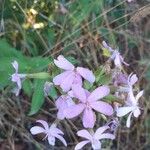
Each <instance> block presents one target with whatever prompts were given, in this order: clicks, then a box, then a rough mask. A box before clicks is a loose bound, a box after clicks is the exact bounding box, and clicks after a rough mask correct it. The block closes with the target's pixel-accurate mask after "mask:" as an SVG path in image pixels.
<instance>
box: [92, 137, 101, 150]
mask: <svg viewBox="0 0 150 150" xmlns="http://www.w3.org/2000/svg"><path fill="white" fill-rule="evenodd" d="M92 148H93V150H101V142H100V141H99V140H97V139H94V140H93V141H92Z"/></svg>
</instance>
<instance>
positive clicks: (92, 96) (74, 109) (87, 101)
mask: <svg viewBox="0 0 150 150" xmlns="http://www.w3.org/2000/svg"><path fill="white" fill-rule="evenodd" d="M72 91H73V94H74V96H75V97H76V98H77V99H78V100H79V103H78V104H76V105H72V106H70V107H68V108H66V109H65V111H64V113H65V116H66V118H69V119H70V118H74V117H76V116H78V115H79V114H81V113H83V116H82V122H83V126H84V127H85V128H93V127H94V124H95V121H96V116H95V113H94V111H93V110H92V109H94V110H96V111H98V112H100V113H102V114H104V115H108V116H110V115H112V114H113V108H112V106H111V105H110V104H108V103H106V102H104V101H98V99H101V98H103V97H105V96H107V95H108V94H109V92H110V89H109V88H108V87H107V86H101V87H98V88H96V89H95V90H94V91H93V92H92V93H90V92H88V91H86V90H84V89H83V88H82V87H81V86H80V85H74V86H72Z"/></svg>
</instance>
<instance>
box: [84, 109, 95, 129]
mask: <svg viewBox="0 0 150 150" xmlns="http://www.w3.org/2000/svg"><path fill="white" fill-rule="evenodd" d="M95 121H96V116H95V113H94V112H93V111H92V109H91V108H86V109H85V110H84V112H83V117H82V122H83V126H84V127H85V128H93V127H94V124H95Z"/></svg>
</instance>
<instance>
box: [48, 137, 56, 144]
mask: <svg viewBox="0 0 150 150" xmlns="http://www.w3.org/2000/svg"><path fill="white" fill-rule="evenodd" d="M48 143H49V144H50V145H52V146H54V145H55V137H54V136H48Z"/></svg>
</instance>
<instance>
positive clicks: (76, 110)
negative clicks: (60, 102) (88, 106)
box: [64, 104, 85, 119]
mask: <svg viewBox="0 0 150 150" xmlns="http://www.w3.org/2000/svg"><path fill="white" fill-rule="evenodd" d="M84 108H85V105H84V104H77V105H72V106H70V107H68V108H66V109H65V110H64V114H65V116H66V118H69V119H70V118H74V117H76V116H78V115H79V114H80V113H81V112H82V111H83V110H84Z"/></svg>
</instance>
